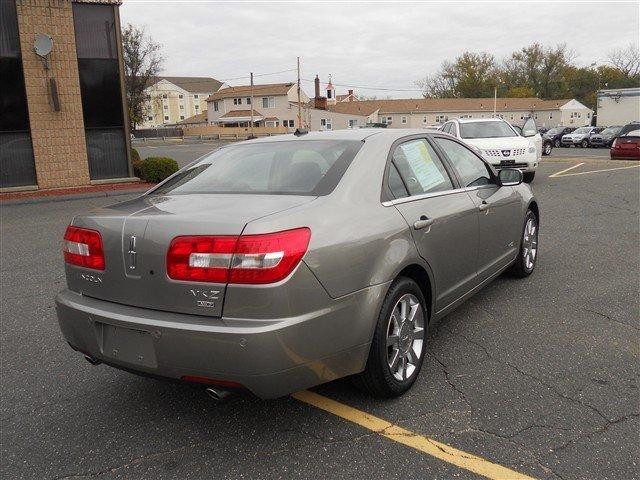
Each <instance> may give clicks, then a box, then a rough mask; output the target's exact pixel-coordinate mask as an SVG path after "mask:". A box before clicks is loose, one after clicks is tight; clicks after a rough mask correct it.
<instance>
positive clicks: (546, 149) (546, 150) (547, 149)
mask: <svg viewBox="0 0 640 480" xmlns="http://www.w3.org/2000/svg"><path fill="white" fill-rule="evenodd" d="M544 153H545V154H546V155H551V144H550V143H546V144H545V145H544Z"/></svg>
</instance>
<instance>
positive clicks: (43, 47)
mask: <svg viewBox="0 0 640 480" xmlns="http://www.w3.org/2000/svg"><path fill="white" fill-rule="evenodd" d="M33 48H34V50H35V51H36V55H38V56H39V57H46V56H47V55H49V54H50V53H51V50H52V49H53V39H52V38H51V37H50V36H49V35H47V34H46V33H39V34H37V35H36V41H35V43H34V44H33Z"/></svg>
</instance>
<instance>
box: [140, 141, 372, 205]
mask: <svg viewBox="0 0 640 480" xmlns="http://www.w3.org/2000/svg"><path fill="white" fill-rule="evenodd" d="M361 145H362V142H360V141H353V140H349V141H345V140H342V141H340V140H308V141H303V140H301V141H282V142H264V143H254V144H244V145H237V146H230V147H225V148H221V149H220V150H217V151H216V152H214V153H212V154H211V155H209V156H207V157H206V158H204V159H202V160H201V161H199V162H198V163H196V164H194V165H191V166H189V167H188V168H186V169H183V170H182V171H180V172H179V173H178V174H177V175H176V176H174V177H173V178H171V179H169V180H168V181H167V182H166V183H165V184H163V185H160V187H158V188H157V189H156V190H154V191H152V192H151V194H167V193H171V194H184V193H250V194H274V195H314V196H315V195H327V194H329V193H331V191H333V189H334V188H335V187H336V185H337V184H338V182H339V181H340V179H341V178H342V175H343V174H344V172H345V171H346V170H347V167H348V166H349V164H350V163H351V161H352V160H353V158H354V157H355V155H356V153H357V152H358V150H359V149H360V147H361Z"/></svg>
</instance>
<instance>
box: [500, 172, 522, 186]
mask: <svg viewBox="0 0 640 480" xmlns="http://www.w3.org/2000/svg"><path fill="white" fill-rule="evenodd" d="M498 177H499V178H500V184H501V185H502V186H503V187H511V186H514V185H520V184H521V183H522V172H521V171H520V170H518V169H516V168H504V169H502V170H500V172H499V173H498Z"/></svg>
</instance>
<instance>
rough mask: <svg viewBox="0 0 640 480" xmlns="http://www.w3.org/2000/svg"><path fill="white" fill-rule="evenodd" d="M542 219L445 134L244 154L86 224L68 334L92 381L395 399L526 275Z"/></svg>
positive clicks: (516, 181) (64, 311)
mask: <svg viewBox="0 0 640 480" xmlns="http://www.w3.org/2000/svg"><path fill="white" fill-rule="evenodd" d="M539 218H540V217H539V211H538V205H537V203H536V201H535V199H534V197H533V195H532V193H531V189H530V188H529V186H528V185H526V184H523V183H522V174H521V172H519V171H518V170H510V169H505V170H501V171H500V173H499V174H497V173H496V172H495V170H493V168H492V167H491V166H490V165H488V164H487V163H486V162H484V161H483V160H482V158H480V157H479V156H478V155H476V153H474V151H473V150H471V149H469V148H468V147H467V146H465V145H464V144H463V143H461V142H460V141H458V140H456V139H455V138H453V137H451V136H449V135H447V134H445V133H441V132H437V131H430V130H400V129H361V130H345V131H335V132H317V133H305V132H297V133H296V134H294V135H283V136H279V137H272V138H268V139H256V140H251V141H247V142H241V143H236V144H233V145H229V146H226V147H224V148H221V149H219V150H217V151H215V152H213V153H211V154H210V155H208V156H206V157H203V158H202V159H200V160H198V161H196V162H195V163H193V164H191V165H189V166H188V167H185V168H183V169H182V170H180V171H179V172H178V173H176V174H175V175H173V176H172V177H170V178H168V179H167V180H166V181H164V182H163V183H161V184H160V185H158V186H157V187H155V188H154V189H152V190H151V191H149V192H148V193H146V194H145V195H143V196H141V197H138V198H135V199H133V200H129V201H126V202H123V203H118V204H115V205H112V206H109V207H104V208H101V209H98V210H94V211H92V212H89V213H87V214H85V215H79V216H77V217H75V218H74V219H73V221H72V223H71V225H70V226H69V227H68V228H67V231H66V233H65V236H64V259H65V263H66V276H67V289H65V290H63V291H62V292H61V293H60V294H59V295H58V296H57V298H56V306H57V312H58V319H59V322H60V327H61V329H62V332H63V333H64V336H65V338H66V340H67V341H68V342H69V344H70V345H71V347H72V348H74V349H75V350H77V351H79V352H82V353H83V354H84V355H85V356H86V357H87V359H88V360H89V361H90V362H92V363H94V364H97V363H105V364H108V365H112V366H114V367H117V368H121V369H124V370H128V371H131V372H135V373H140V374H148V375H155V376H161V377H168V378H172V379H177V380H183V381H187V382H194V383H199V384H203V385H204V386H205V387H208V390H209V393H211V394H212V395H214V396H215V395H223V394H225V393H226V392H228V391H229V390H233V389H248V390H250V391H251V392H253V393H255V394H257V395H259V396H261V397H264V398H269V397H277V396H281V395H285V394H287V393H290V392H293V391H296V390H298V389H303V388H307V387H311V386H314V385H318V384H320V383H323V382H327V381H330V380H333V379H336V378H339V377H344V376H347V375H354V379H355V381H356V383H357V384H358V385H359V386H360V387H361V388H364V389H365V390H366V391H368V392H370V393H371V394H374V395H378V396H386V397H390V396H396V395H400V394H402V393H403V392H405V391H406V390H408V389H409V388H410V387H411V385H412V384H413V382H414V381H415V380H416V377H417V376H418V373H419V372H420V367H421V365H422V361H423V359H424V355H425V351H426V349H427V348H429V346H428V345H427V344H426V338H427V337H426V330H427V328H429V327H430V326H432V325H433V324H434V322H436V321H437V320H439V319H440V318H442V317H443V316H444V315H446V314H447V313H448V312H450V311H451V310H452V309H454V308H455V307H456V306H458V305H460V303H461V302H463V301H464V300H465V299H467V298H469V297H470V296H471V295H473V294H474V293H475V292H477V291H478V290H479V289H480V288H481V287H483V286H484V285H486V284H487V283H488V282H489V281H491V280H492V279H493V278H495V277H496V276H497V275H500V273H501V272H503V271H504V270H506V269H509V271H510V272H511V273H512V274H513V275H514V276H517V277H526V276H528V275H529V274H531V272H532V271H533V269H534V266H535V262H536V259H537V256H536V254H537V251H538V250H537V249H538V245H537V243H538V223H539ZM212 392H213V393H212Z"/></svg>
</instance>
